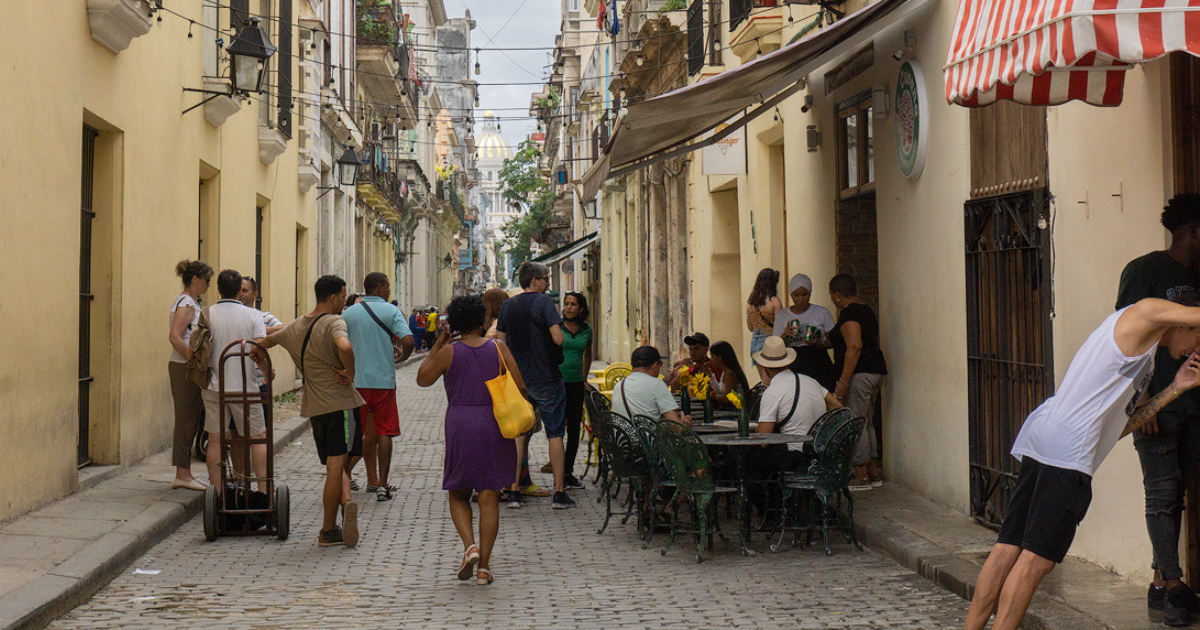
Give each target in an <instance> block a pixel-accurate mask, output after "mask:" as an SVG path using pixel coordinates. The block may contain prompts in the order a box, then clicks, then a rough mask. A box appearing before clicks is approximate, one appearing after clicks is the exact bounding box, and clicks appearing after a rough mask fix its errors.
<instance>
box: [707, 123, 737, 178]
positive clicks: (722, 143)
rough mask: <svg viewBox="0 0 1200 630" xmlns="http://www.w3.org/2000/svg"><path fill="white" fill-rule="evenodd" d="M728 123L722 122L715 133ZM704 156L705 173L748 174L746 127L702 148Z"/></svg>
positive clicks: (722, 129)
mask: <svg viewBox="0 0 1200 630" xmlns="http://www.w3.org/2000/svg"><path fill="white" fill-rule="evenodd" d="M727 127H729V124H728V123H721V124H719V125H717V128H716V129H714V130H713V133H714V134H716V133H721V132H722V131H724V130H725V129H726V128H727ZM702 152H703V156H704V174H705V175H745V174H746V127H745V126H742V127H740V128H738V130H737V131H735V132H733V133H731V134H729V135H728V136H726V137H724V138H722V139H721V140H718V141H717V142H714V143H713V144H710V145H708V146H706V147H704V148H703V149H702Z"/></svg>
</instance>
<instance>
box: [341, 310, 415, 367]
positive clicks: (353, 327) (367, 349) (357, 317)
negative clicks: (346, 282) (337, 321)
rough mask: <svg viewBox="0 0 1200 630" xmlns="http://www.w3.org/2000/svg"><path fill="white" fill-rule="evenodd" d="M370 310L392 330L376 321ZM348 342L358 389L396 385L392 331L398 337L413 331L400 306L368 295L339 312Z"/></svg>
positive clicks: (403, 336)
mask: <svg viewBox="0 0 1200 630" xmlns="http://www.w3.org/2000/svg"><path fill="white" fill-rule="evenodd" d="M368 305H370V307H371V312H373V313H375V317H378V318H379V321H381V322H383V323H384V325H386V326H387V327H388V329H389V330H390V331H391V332H390V333H385V332H384V330H383V327H381V326H380V325H379V324H377V323H375V320H374V319H372V318H371V315H370V313H368V312H367V306H368ZM342 319H343V320H345V322H346V332H347V333H349V335H350V345H351V346H354V386H355V387H357V388H358V389H396V359H395V357H394V356H393V354H392V335H395V336H397V337H399V338H401V339H403V338H405V337H408V336H410V335H412V331H410V330H409V329H408V320H407V318H406V317H404V313H402V312H400V309H399V308H397V307H395V306H393V305H391V304H389V303H388V302H387V301H386V300H384V299H383V298H381V297H376V296H373V295H368V296H366V297H364V298H362V299H361V300H359V301H358V303H356V304H355V305H354V306H351V307H350V308H348V309H346V310H345V311H343V312H342Z"/></svg>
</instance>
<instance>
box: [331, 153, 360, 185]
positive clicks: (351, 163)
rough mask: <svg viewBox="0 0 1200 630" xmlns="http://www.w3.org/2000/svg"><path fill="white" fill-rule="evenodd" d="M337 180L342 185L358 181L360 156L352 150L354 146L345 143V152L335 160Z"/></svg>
mask: <svg viewBox="0 0 1200 630" xmlns="http://www.w3.org/2000/svg"><path fill="white" fill-rule="evenodd" d="M337 165H338V182H340V183H341V185H343V186H353V185H354V183H355V182H356V181H358V170H359V169H360V168H361V167H362V165H363V161H362V158H360V157H358V154H357V153H355V152H354V147H352V146H350V145H346V152H345V153H343V154H342V157H340V158H338V160H337Z"/></svg>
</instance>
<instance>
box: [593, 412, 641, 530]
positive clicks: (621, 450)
mask: <svg viewBox="0 0 1200 630" xmlns="http://www.w3.org/2000/svg"><path fill="white" fill-rule="evenodd" d="M600 417H602V418H603V421H602V422H601V423H600V433H599V437H600V448H601V450H603V451H604V452H605V453H607V457H608V465H609V467H610V469H611V471H612V477H613V481H615V482H616V483H617V484H618V485H617V487H616V488H612V487H609V486H605V488H606V491H605V492H604V493H603V494H604V499H605V503H606V504H605V510H604V525H602V526H601V527H600V529H599V531H597V532H596V533H597V534H603V533H604V530H606V529H608V522H609V520H610V519H612V516H613V514H614V512H613V509H612V503H613V499H614V498H618V497H619V495H620V484H622V483H623V484H625V485H626V486H627V487H628V491H627V492H626V494H625V512H624V518H622V519H621V523H622V524H624V523H627V522H629V517H630V516H633V515H634V514H635V513H638V512H639V511H640V509H641V508H640V506H638V505H637V503H638V501H639V497H641V496H643V495H644V492H645V488H646V486H647V485H648V484H649V482H650V471H649V467H648V465H647V462H646V453H645V451H644V450H643V449H642V442H641V439H639V438H638V434H637V430H636V429H635V428H634V425H633V424H632V423H631V422H630V421H628V420H626V419H625V418H624V417H622V416H619V415H617V414H615V413H613V412H611V411H609V412H606V413H603V412H602V413H601V414H600ZM639 525H640V519H639Z"/></svg>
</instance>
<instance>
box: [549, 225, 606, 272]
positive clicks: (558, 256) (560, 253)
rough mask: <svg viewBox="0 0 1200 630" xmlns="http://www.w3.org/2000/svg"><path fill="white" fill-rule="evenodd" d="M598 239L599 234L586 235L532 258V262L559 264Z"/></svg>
mask: <svg viewBox="0 0 1200 630" xmlns="http://www.w3.org/2000/svg"><path fill="white" fill-rule="evenodd" d="M598 238H600V233H599V232H592V233H591V234H588V235H587V236H585V237H583V238H581V239H578V240H575V241H572V242H570V243H567V244H566V245H563V246H562V247H559V248H558V249H555V250H553V251H550V252H547V253H545V254H543V255H541V256H538V257H537V258H534V259H533V262H538V263H542V264H545V265H553V264H554V263H556V262H559V261H561V260H562V259H564V258H568V257H570V256H571V255H572V254H574V253H575V252H577V251H579V250H581V249H583V248H584V247H587V246H588V245H591V244H592V242H593V241H595V240H596V239H598Z"/></svg>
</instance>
